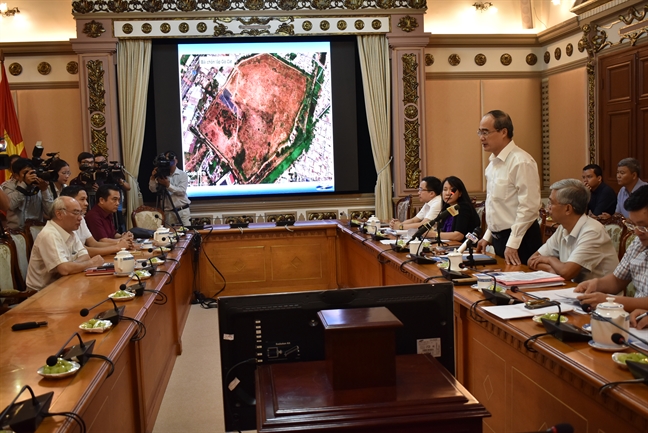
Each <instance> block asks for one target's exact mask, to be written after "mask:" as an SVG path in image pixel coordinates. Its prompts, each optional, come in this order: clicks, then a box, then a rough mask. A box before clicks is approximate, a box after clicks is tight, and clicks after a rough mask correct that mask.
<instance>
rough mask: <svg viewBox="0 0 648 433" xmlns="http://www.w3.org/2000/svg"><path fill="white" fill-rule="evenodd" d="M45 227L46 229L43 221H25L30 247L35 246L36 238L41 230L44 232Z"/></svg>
mask: <svg viewBox="0 0 648 433" xmlns="http://www.w3.org/2000/svg"><path fill="white" fill-rule="evenodd" d="M43 227H45V223H44V222H43V221H38V220H31V219H28V220H27V221H25V229H24V230H25V233H26V234H27V236H28V241H29V245H34V242H35V241H36V237H37V236H38V234H39V233H40V232H41V230H43ZM30 253H31V252H30Z"/></svg>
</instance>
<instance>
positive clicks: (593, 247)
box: [528, 179, 619, 283]
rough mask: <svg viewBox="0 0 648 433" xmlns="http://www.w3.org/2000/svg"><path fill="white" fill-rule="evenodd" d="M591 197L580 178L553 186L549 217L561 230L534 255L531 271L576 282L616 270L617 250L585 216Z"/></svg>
mask: <svg viewBox="0 0 648 433" xmlns="http://www.w3.org/2000/svg"><path fill="white" fill-rule="evenodd" d="M589 198H590V192H589V190H588V189H587V187H586V186H585V185H583V183H582V182H581V181H579V180H577V179H563V180H560V181H558V182H555V183H554V184H553V185H551V195H550V196H549V205H550V207H549V214H550V215H551V218H552V219H553V221H554V222H557V223H558V224H560V227H558V229H557V230H556V232H555V233H554V234H553V235H552V236H551V237H550V238H549V239H548V240H547V242H546V243H545V244H544V245H543V246H541V247H540V249H539V250H538V251H536V253H535V254H533V255H532V256H531V258H530V259H529V262H528V265H529V267H530V268H531V269H535V270H541V271H547V272H553V273H554V274H558V275H560V276H561V277H563V278H564V279H566V280H573V281H574V282H576V283H580V282H581V281H585V280H590V279H592V278H600V277H603V276H605V275H607V274H609V273H612V272H613V271H614V269H615V268H616V267H617V265H618V264H619V259H618V257H617V253H616V250H615V249H614V245H612V240H611V239H610V236H609V235H608V233H607V231H606V230H605V228H604V227H603V225H602V224H601V223H599V222H598V221H596V220H595V219H592V218H590V217H588V216H587V215H586V212H587V204H588V202H589Z"/></svg>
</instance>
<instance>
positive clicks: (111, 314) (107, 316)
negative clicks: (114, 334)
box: [79, 298, 126, 325]
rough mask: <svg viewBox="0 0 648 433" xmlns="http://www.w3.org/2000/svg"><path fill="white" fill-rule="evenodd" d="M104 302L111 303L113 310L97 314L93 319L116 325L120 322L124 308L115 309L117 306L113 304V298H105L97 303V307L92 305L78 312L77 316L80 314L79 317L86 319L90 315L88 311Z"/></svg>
mask: <svg viewBox="0 0 648 433" xmlns="http://www.w3.org/2000/svg"><path fill="white" fill-rule="evenodd" d="M106 301H111V302H112V303H113V306H114V307H115V308H114V309H113V310H106V311H104V312H102V313H99V314H97V315H96V316H95V319H100V320H110V322H111V323H112V324H113V325H116V324H118V323H119V321H120V320H121V317H122V315H123V314H124V309H125V308H126V307H125V306H121V307H117V304H116V303H115V300H114V299H113V298H106V299H104V300H103V301H101V302H99V303H98V304H97V305H93V306H92V307H90V308H84V309H82V310H81V311H80V312H79V314H81V317H86V316H87V315H88V314H89V313H90V310H92V309H93V308H96V307H98V306H99V305H101V304H103V303H104V302H106Z"/></svg>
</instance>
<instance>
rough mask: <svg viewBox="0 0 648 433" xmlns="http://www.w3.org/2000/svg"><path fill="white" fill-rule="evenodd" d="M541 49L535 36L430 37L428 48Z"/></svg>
mask: <svg viewBox="0 0 648 433" xmlns="http://www.w3.org/2000/svg"><path fill="white" fill-rule="evenodd" d="M519 46H523V47H540V46H542V44H541V43H539V42H538V38H537V36H535V35H529V34H522V35H473V34H468V35H454V34H453V35H436V34H433V35H430V38H429V41H428V45H427V47H428V48H439V47H489V48H490V47H519Z"/></svg>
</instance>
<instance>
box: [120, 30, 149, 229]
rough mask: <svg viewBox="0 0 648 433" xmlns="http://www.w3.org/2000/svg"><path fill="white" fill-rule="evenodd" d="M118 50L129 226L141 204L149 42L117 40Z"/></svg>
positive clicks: (127, 221) (122, 141)
mask: <svg viewBox="0 0 648 433" xmlns="http://www.w3.org/2000/svg"><path fill="white" fill-rule="evenodd" d="M117 50H118V52H117V81H118V83H119V121H120V122H121V143H122V155H124V167H125V168H126V171H127V173H128V176H130V179H128V181H129V183H130V184H131V187H132V189H131V190H130V191H129V192H128V193H127V200H126V224H127V227H128V228H131V227H132V222H131V218H130V216H131V214H132V212H133V210H135V209H137V207H138V206H140V205H141V204H142V194H141V193H140V190H139V185H138V182H137V176H138V174H139V165H140V160H141V158H142V147H143V145H144V125H145V123H146V95H147V93H148V82H149V72H150V66H151V41H150V40H123V41H122V40H120V41H119V45H118V48H117Z"/></svg>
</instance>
